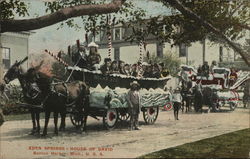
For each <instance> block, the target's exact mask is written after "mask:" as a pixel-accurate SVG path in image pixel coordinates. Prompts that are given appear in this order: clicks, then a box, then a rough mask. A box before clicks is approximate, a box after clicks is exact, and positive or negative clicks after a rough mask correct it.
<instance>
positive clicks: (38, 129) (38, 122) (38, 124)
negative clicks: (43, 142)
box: [36, 110, 41, 134]
mask: <svg viewBox="0 0 250 159" xmlns="http://www.w3.org/2000/svg"><path fill="white" fill-rule="evenodd" d="M36 123H37V129H36V132H37V133H38V134H40V129H41V127H40V112H39V110H37V111H36Z"/></svg>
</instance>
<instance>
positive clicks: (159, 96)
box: [45, 41, 171, 129]
mask: <svg viewBox="0 0 250 159" xmlns="http://www.w3.org/2000/svg"><path fill="white" fill-rule="evenodd" d="M92 45H93V46H92ZM90 47H98V46H97V45H96V44H95V43H94V42H92V43H90V44H89V45H88V48H90ZM80 51H81V49H80V42H79V41H77V49H76V52H71V55H72V56H73V55H74V54H79V52H80ZM45 52H46V53H48V54H49V55H51V56H53V57H54V58H55V59H56V60H57V61H59V62H60V63H62V64H63V65H64V66H65V68H66V69H67V71H68V73H69V74H70V75H69V78H68V79H71V80H80V81H84V82H85V83H86V84H87V85H88V86H89V87H90V96H89V100H90V108H91V109H90V113H89V116H91V117H93V118H95V119H97V120H99V119H98V117H102V118H103V124H104V126H105V127H106V128H108V129H110V128H114V127H115V126H116V123H117V121H118V120H120V121H126V120H129V117H130V115H129V109H128V107H129V105H128V102H127V99H126V96H127V93H128V91H129V89H130V83H131V82H133V81H137V82H138V83H139V85H140V96H141V111H142V113H143V118H144V121H145V122H146V124H153V123H154V122H155V121H156V119H157V117H158V113H159V107H164V106H166V105H167V104H168V103H169V102H170V98H171V96H170V93H169V92H166V91H164V90H163V88H164V86H165V85H166V84H167V81H168V80H169V79H171V76H170V75H167V76H163V77H161V78H144V77H142V76H140V75H139V76H138V77H134V76H127V75H122V74H103V73H102V72H101V71H100V70H98V69H94V70H93V69H92V70H91V69H89V68H88V67H84V66H82V65H81V64H80V63H79V61H81V60H84V58H82V57H83V56H82V55H81V56H79V57H78V58H77V59H76V60H75V61H73V63H74V66H69V64H67V63H66V62H64V61H63V60H62V59H61V58H58V57H57V56H56V55H54V54H53V53H51V52H49V51H48V50H45ZM108 57H109V58H110V57H111V49H109V52H108ZM79 58H81V59H80V60H79ZM142 59H143V53H142V46H140V59H139V62H140V64H142ZM82 62H83V63H84V61H82ZM138 67H139V69H142V68H141V67H142V66H141V65H138ZM68 111H69V113H70V118H71V121H72V123H73V125H75V126H82V123H83V122H82V120H83V119H84V118H82V114H79V113H78V112H77V111H74V110H73V108H69V109H68Z"/></svg>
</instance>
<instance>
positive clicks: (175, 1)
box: [166, 0, 250, 67]
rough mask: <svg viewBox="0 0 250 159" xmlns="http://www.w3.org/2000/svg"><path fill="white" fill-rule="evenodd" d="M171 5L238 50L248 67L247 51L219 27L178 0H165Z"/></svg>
mask: <svg viewBox="0 0 250 159" xmlns="http://www.w3.org/2000/svg"><path fill="white" fill-rule="evenodd" d="M166 1H167V2H168V3H169V4H170V5H171V6H172V7H174V8H176V9H177V10H179V11H180V12H181V13H182V14H183V16H185V17H188V18H189V19H193V20H195V21H196V22H198V23H200V24H201V25H202V26H204V27H205V28H206V29H207V30H209V31H211V32H213V33H214V34H215V35H217V36H219V37H220V38H222V39H223V40H225V41H226V42H227V44H228V45H229V46H230V47H231V48H233V49H234V50H235V51H236V52H238V53H239V54H240V55H241V57H242V59H243V60H244V61H245V62H246V64H247V65H248V66H249V67H250V62H249V61H248V58H247V53H246V52H245V51H244V50H242V49H241V48H240V47H238V46H237V45H236V44H235V43H234V42H232V41H231V40H230V39H229V38H228V37H226V36H225V35H224V34H223V33H221V32H220V30H219V29H217V28H215V27H214V26H213V25H212V24H210V23H209V22H207V21H206V20H205V19H203V18H202V17H200V16H198V15H197V14H195V13H194V12H193V11H191V10H190V9H189V8H187V7H185V6H184V5H183V4H182V3H181V2H180V1H179V0H166Z"/></svg>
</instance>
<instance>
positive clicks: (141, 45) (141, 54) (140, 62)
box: [138, 41, 143, 77]
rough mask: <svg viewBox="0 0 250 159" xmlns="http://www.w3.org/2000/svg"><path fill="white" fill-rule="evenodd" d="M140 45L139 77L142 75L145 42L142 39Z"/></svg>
mask: <svg viewBox="0 0 250 159" xmlns="http://www.w3.org/2000/svg"><path fill="white" fill-rule="evenodd" d="M139 47H140V57H139V65H138V69H139V70H138V72H139V73H138V75H139V77H142V73H143V72H142V62H143V50H142V49H143V42H142V41H140V44H139Z"/></svg>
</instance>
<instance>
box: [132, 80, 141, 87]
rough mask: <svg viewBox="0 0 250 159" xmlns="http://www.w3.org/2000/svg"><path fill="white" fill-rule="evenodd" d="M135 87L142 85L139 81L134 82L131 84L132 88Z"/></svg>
mask: <svg viewBox="0 0 250 159" xmlns="http://www.w3.org/2000/svg"><path fill="white" fill-rule="evenodd" d="M133 85H136V86H140V84H139V83H138V82H137V81H133V82H131V83H130V86H133Z"/></svg>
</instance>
